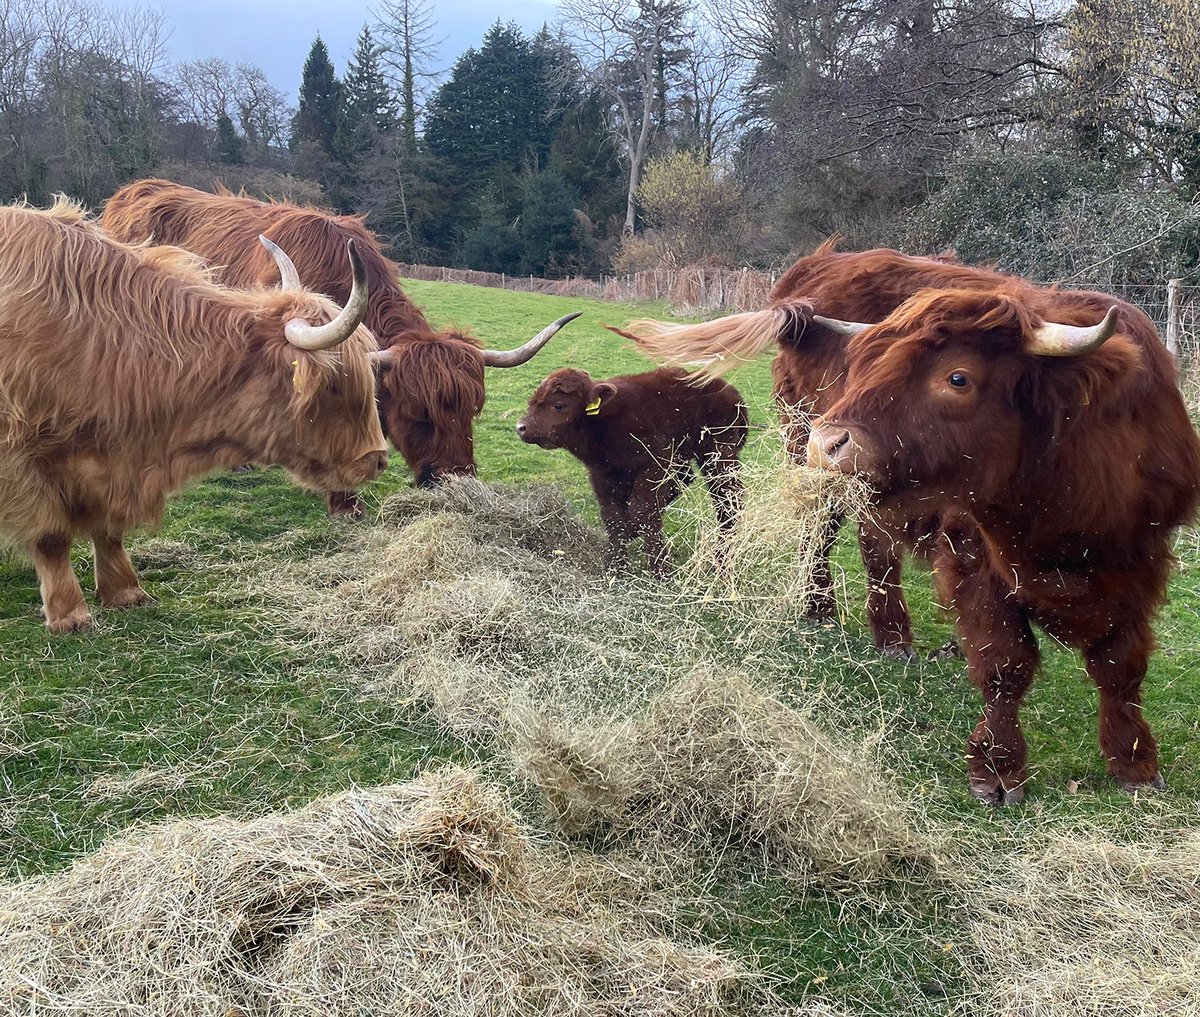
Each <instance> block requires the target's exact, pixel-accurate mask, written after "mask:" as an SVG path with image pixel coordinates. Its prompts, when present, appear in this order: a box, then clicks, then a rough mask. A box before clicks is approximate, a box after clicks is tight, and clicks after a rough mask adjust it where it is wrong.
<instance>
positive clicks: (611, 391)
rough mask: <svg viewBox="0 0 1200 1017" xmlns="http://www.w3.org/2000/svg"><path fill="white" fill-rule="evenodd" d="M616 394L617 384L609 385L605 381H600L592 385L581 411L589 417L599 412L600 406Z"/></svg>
mask: <svg viewBox="0 0 1200 1017" xmlns="http://www.w3.org/2000/svg"><path fill="white" fill-rule="evenodd" d="M616 394H617V386H616V385H610V384H609V383H608V382H607V381H602V382H600V384H598V385H593V386H592V391H591V395H590V396H589V398H588V402H587V405H586V406H585V407H584V408H583V412H584V413H586V414H587V415H588V416H589V417H594V416H596V415H597V414H598V413H599V412H600V407H601V406H603V405H604V404H605V403H606V402H608V401H609V400H610V399H612V397H613V396H615V395H616Z"/></svg>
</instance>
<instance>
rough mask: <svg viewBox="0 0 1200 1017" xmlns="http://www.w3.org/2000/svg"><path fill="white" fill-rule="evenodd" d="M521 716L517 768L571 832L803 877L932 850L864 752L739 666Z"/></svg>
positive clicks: (841, 874) (844, 873)
mask: <svg viewBox="0 0 1200 1017" xmlns="http://www.w3.org/2000/svg"><path fill="white" fill-rule="evenodd" d="M515 721H516V724H515V729H514V731H513V734H512V737H511V743H512V752H513V755H514V758H515V761H516V768H517V773H518V774H519V775H520V776H522V777H523V778H524V779H526V780H528V781H530V782H531V783H532V784H533V785H534V786H535V787H536V788H537V789H538V791H539V792H540V794H541V795H542V797H543V799H544V801H545V803H546V805H547V807H548V808H549V810H550V811H551V813H552V815H553V817H554V819H555V821H556V823H557V824H558V825H559V827H560V828H562V829H563V830H564V831H565V832H568V833H574V834H584V833H586V834H596V833H601V834H605V835H608V836H616V837H621V838H626V837H630V836H632V837H634V838H635V839H637V840H638V841H640V842H642V843H645V841H646V839H647V838H651V839H652V840H655V841H660V840H662V839H663V838H666V840H667V841H668V842H669V844H670V845H672V849H673V850H678V849H679V847H680V846H681V845H695V846H697V847H701V848H702V849H703V848H713V847H715V848H716V849H717V850H718V852H720V853H723V852H724V851H725V850H726V849H727V848H729V847H740V848H743V849H746V848H749V849H751V850H757V851H761V852H762V855H763V856H764V861H765V862H766V863H767V864H768V865H769V866H770V867H772V868H773V869H776V870H778V871H782V872H784V873H786V874H789V875H792V876H795V877H800V878H806V877H809V876H811V875H813V874H814V873H815V874H819V875H822V876H834V877H837V878H848V879H850V878H852V879H856V880H861V879H864V878H872V877H878V876H881V875H883V874H884V873H886V872H887V871H888V870H889V869H892V868H893V867H895V866H896V865H897V863H903V862H921V863H930V862H932V861H933V855H932V850H931V846H930V844H929V842H928V841H927V840H926V839H925V838H923V837H921V836H919V835H917V834H916V833H915V832H914V830H913V828H912V824H911V822H910V817H909V815H908V813H907V812H906V810H905V809H904V808H903V807H902V806H901V804H900V803H899V801H898V799H897V796H896V793H895V790H894V789H893V788H890V787H889V786H888V784H887V782H886V781H884V780H883V779H882V778H881V777H880V776H879V774H878V770H877V768H876V766H874V765H873V764H872V761H871V760H870V759H869V758H868V757H867V756H866V755H865V754H862V753H857V752H854V751H852V750H850V749H849V748H847V747H846V746H845V745H843V744H838V743H837V742H835V741H834V740H833V739H832V738H830V737H829V735H828V734H826V733H825V732H824V731H823V730H821V729H820V728H819V727H818V726H817V725H816V724H814V723H813V722H812V721H811V720H810V719H808V718H807V717H805V716H803V715H802V714H800V713H798V712H797V711H796V710H794V709H792V708H791V707H789V706H788V705H786V704H785V703H783V702H782V701H781V700H779V699H778V698H776V697H775V696H772V695H768V694H766V693H764V692H761V691H759V690H758V689H756V688H755V687H754V686H753V685H752V684H751V683H750V682H749V681H748V680H747V679H746V678H745V677H744V676H742V675H738V674H736V673H732V672H729V671H714V670H713V669H710V668H704V669H697V670H696V671H695V672H693V673H692V674H691V675H688V676H686V677H685V678H682V679H680V680H679V681H677V682H675V683H674V684H673V685H671V686H670V687H669V688H668V689H667V690H666V691H665V692H664V693H662V694H661V695H659V696H657V697H655V698H654V699H652V700H651V701H650V703H649V704H648V706H646V708H645V710H644V712H642V713H640V714H639V715H635V716H632V717H621V718H613V719H609V720H607V721H604V720H600V719H597V718H591V719H589V720H587V721H586V722H583V723H576V724H574V725H567V724H564V723H562V722H561V720H555V719H553V718H550V717H547V715H546V714H545V712H544V711H541V710H536V709H529V710H528V711H527V712H526V713H524V714H523V715H518V716H517V717H516V718H515ZM714 841H715V843H714Z"/></svg>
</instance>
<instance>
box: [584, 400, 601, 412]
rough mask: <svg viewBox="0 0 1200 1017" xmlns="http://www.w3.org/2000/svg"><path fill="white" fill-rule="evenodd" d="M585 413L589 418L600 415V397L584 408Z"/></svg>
mask: <svg viewBox="0 0 1200 1017" xmlns="http://www.w3.org/2000/svg"><path fill="white" fill-rule="evenodd" d="M583 412H584V413H586V414H587V415H588V416H589V417H594V416H595V415H596V414H597V413H599V412H600V397H599V396H596V399H595V401H594V402H590V403H588V404H587V405H586V406H585V407H584V408H583Z"/></svg>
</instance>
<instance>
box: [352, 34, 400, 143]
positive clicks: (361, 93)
mask: <svg viewBox="0 0 1200 1017" xmlns="http://www.w3.org/2000/svg"><path fill="white" fill-rule="evenodd" d="M382 52H383V50H382V48H381V47H380V46H379V45H377V44H376V42H375V39H374V38H373V37H372V35H371V28H370V26H369V25H363V27H362V31H361V32H360V33H359V35H358V43H357V45H356V46H355V48H354V55H353V56H352V57H351V58H350V64H349V66H348V67H347V68H346V76H345V78H344V79H343V81H342V89H343V92H342V123H343V125H344V126H345V127H346V129H347V131H350V132H360V133H362V134H364V135H366V136H368V137H369V138H370V139H371V140H372V141H374V139H375V138H377V137H379V136H380V135H382V134H387V133H388V132H389V131H391V130H393V129H394V128H395V126H396V104H395V102H394V101H393V99H392V94H391V92H390V91H389V90H388V84H387V81H386V80H385V78H384V76H383V71H382V69H381V67H380V54H381V53H382Z"/></svg>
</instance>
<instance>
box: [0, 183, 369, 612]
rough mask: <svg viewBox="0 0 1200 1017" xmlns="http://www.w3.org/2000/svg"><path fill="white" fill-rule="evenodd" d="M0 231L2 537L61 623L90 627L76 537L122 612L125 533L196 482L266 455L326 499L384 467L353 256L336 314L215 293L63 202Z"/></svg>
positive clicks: (17, 213)
mask: <svg viewBox="0 0 1200 1017" xmlns="http://www.w3.org/2000/svg"><path fill="white" fill-rule="evenodd" d="M0 237H2V238H3V239H2V240H0V376H2V377H3V378H4V384H3V386H2V387H0V402H2V403H3V412H0V530H2V531H3V532H4V534H5V535H6V537H7V538H8V540H9V541H10V542H11V543H12V544H13V545H15V546H16V547H17V548H18V549H20V550H21V551H23V552H24V553H26V554H28V555H29V557H30V558H31V559H32V560H33V565H34V568H35V569H36V570H37V574H38V579H39V580H40V582H41V588H42V603H43V606H44V608H45V615H46V624H47V625H48V626H49V627H50V628H51V629H53V630H54V631H56V632H69V631H73V630H76V629H81V628H85V627H87V626H88V624H89V623H90V616H89V614H88V609H87V605H86V604H85V602H84V597H83V591H82V589H81V588H80V585H79V581H78V580H77V579H76V578H75V575H74V573H73V572H72V570H71V541H72V538H73V536H74V535H75V534H77V533H84V534H87V535H88V536H89V537H90V538H91V540H92V543H93V545H94V547H95V550H96V591H97V593H98V594H99V597H100V602H101V604H103V605H104V606H105V607H129V606H132V605H135V604H141V603H144V602H146V601H147V599H148V598H147V596H146V594H145V592H144V591H143V590H142V587H141V585H140V583H139V581H138V577H137V573H136V572H134V569H133V566H132V564H131V563H130V561H129V557H128V555H127V554H126V553H125V548H124V546H123V536H124V534H125V532H126V531H128V530H129V529H131V528H132V527H134V526H137V525H139V524H141V523H145V522H150V521H155V520H157V519H158V518H159V517H160V516H161V513H162V510H163V504H164V501H165V499H166V495H167V494H168V493H169V492H170V491H173V490H175V489H177V488H179V487H180V486H181V485H183V484H184V483H185V482H187V481H188V480H190V479H192V478H193V477H198V476H201V475H202V474H204V473H207V472H209V471H211V470H215V469H221V468H224V467H228V466H232V465H234V464H237V463H244V462H247V461H256V462H261V463H264V464H275V465H280V466H283V467H285V468H286V469H288V470H289V471H290V472H291V474H292V476H293V477H294V478H295V479H296V480H297V481H298V482H300V483H301V484H303V485H304V486H306V487H309V488H312V489H314V490H317V491H321V492H331V491H339V490H343V489H353V488H356V487H359V486H361V485H362V484H365V483H367V482H369V481H371V480H373V479H374V478H375V477H377V476H378V475H379V474H380V473H381V472H382V471H383V469H384V467H385V466H386V465H387V452H386V445H385V442H384V437H383V432H382V431H381V429H380V426H379V415H378V413H377V411H376V408H375V385H374V377H373V375H372V370H371V364H370V359H369V358H370V351H372V350H374V349H375V340H374V337H373V336H372V335H371V334H370V333H369V332H368V331H367V330H366V329H365V328H363V327H361V326H360V324H359V323H360V322H361V321H362V317H363V315H364V314H365V313H366V302H367V289H366V279H365V273H364V272H363V266H362V263H361V261H360V260H359V259H358V256H357V254H356V253H355V252H354V249H353V247H352V246H351V248H350V256H351V262H352V265H353V270H352V271H353V276H354V285H353V287H352V290H351V293H350V294H349V299H348V302H347V306H346V307H345V309H343V310H339V309H338V308H337V307H336V306H335V305H334V304H333V303H332V302H331V301H330V300H329V299H328V298H326V297H323V296H318V295H317V294H314V293H311V292H308V291H306V290H298V289H294V288H285V289H283V290H280V289H273V290H261V289H259V290H230V289H226V288H225V287H222V286H218V285H215V284H213V283H212V282H210V281H209V278H208V276H207V275H206V274H205V273H204V272H203V271H202V270H201V269H200V268H199V267H198V262H197V259H196V258H194V257H193V256H192V255H190V254H187V253H186V252H184V251H181V250H179V249H177V248H172V247H130V246H127V245H125V244H121V243H118V242H117V241H115V240H112V239H111V238H110V237H108V236H106V235H105V234H103V233H102V232H101V231H100V230H99V229H97V228H96V227H95V226H94V225H93V224H92V223H90V222H88V221H87V220H86V219H85V218H84V215H83V212H82V210H81V209H80V208H79V207H78V206H75V205H72V204H70V203H69V202H67V201H66V200H65V199H61V200H59V201H58V202H57V203H56V204H55V206H54V207H53V208H52V209H51V210H50V211H48V212H41V211H35V210H32V209H29V208H22V207H8V208H3V209H0ZM255 243H256V245H257V243H258V241H257V240H256V241H255ZM275 256H276V257H277V258H278V259H279V261H280V271H281V274H282V275H283V277H284V279H285V280H286V281H287V282H288V283H289V284H290V283H292V282H293V281H294V277H295V269H294V268H293V267H292V265H291V263H290V262H288V260H287V256H286V255H284V254H283V253H282V252H278V251H277V252H276V255H275ZM310 322H323V324H315V325H314V324H310Z"/></svg>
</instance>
